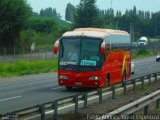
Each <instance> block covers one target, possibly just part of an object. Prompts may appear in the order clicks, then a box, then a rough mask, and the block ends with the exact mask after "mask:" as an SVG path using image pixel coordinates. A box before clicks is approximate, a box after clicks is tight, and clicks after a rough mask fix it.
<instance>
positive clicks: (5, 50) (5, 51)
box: [4, 48, 7, 63]
mask: <svg viewBox="0 0 160 120" xmlns="http://www.w3.org/2000/svg"><path fill="white" fill-rule="evenodd" d="M6 53H7V49H6V48H4V63H5V62H6Z"/></svg>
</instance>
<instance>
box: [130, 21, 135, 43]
mask: <svg viewBox="0 0 160 120" xmlns="http://www.w3.org/2000/svg"><path fill="white" fill-rule="evenodd" d="M134 32H135V31H134V26H133V25H132V23H130V35H131V42H134Z"/></svg>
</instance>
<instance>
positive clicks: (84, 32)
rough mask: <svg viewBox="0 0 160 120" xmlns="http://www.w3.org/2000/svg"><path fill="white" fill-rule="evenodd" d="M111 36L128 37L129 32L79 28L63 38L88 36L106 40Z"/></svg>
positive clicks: (65, 34) (67, 33)
mask: <svg viewBox="0 0 160 120" xmlns="http://www.w3.org/2000/svg"><path fill="white" fill-rule="evenodd" d="M110 34H121V35H128V32H126V31H121V30H113V29H101V28H78V29H75V30H73V31H69V32H66V33H64V34H63V37H69V36H88V37H99V38H104V37H106V36H109V35H110Z"/></svg>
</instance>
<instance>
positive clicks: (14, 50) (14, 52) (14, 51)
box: [13, 48, 16, 61]
mask: <svg viewBox="0 0 160 120" xmlns="http://www.w3.org/2000/svg"><path fill="white" fill-rule="evenodd" d="M13 54H14V61H16V48H14V49H13Z"/></svg>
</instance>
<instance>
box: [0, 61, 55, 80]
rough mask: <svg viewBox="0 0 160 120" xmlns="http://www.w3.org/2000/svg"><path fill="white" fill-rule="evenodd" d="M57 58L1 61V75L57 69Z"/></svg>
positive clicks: (8, 75) (36, 72)
mask: <svg viewBox="0 0 160 120" xmlns="http://www.w3.org/2000/svg"><path fill="white" fill-rule="evenodd" d="M57 62H58V61H57V59H54V60H34V61H17V62H13V63H0V77H10V76H17V75H26V74H38V73H46V72H51V71H53V72H54V71H57Z"/></svg>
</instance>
